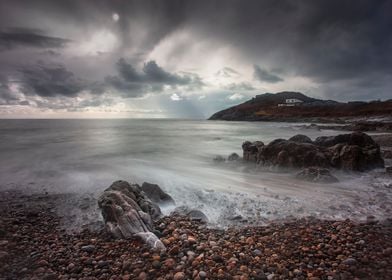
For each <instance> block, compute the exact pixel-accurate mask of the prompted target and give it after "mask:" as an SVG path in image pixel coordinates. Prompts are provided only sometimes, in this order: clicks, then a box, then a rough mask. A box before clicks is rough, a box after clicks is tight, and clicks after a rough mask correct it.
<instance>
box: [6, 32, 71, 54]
mask: <svg viewBox="0 0 392 280" xmlns="http://www.w3.org/2000/svg"><path fill="white" fill-rule="evenodd" d="M68 42H70V40H67V39H63V38H58V37H50V36H46V35H45V34H44V33H43V31H41V30H39V29H29V28H9V29H7V30H5V31H0V51H1V50H3V51H4V50H10V49H15V48H18V47H34V48H63V47H64V46H65V45H66V44H67V43H68Z"/></svg>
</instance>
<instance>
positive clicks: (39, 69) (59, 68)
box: [19, 65, 85, 97]
mask: <svg viewBox="0 0 392 280" xmlns="http://www.w3.org/2000/svg"><path fill="white" fill-rule="evenodd" d="M19 72H20V74H21V75H20V85H21V89H22V91H23V92H24V93H25V94H26V95H32V94H34V95H38V96H41V97H53V96H59V95H61V96H66V97H75V96H77V94H78V93H79V92H81V91H82V90H83V89H85V85H84V84H83V82H82V81H81V80H80V79H78V78H76V77H75V76H74V74H73V73H72V72H70V71H68V70H67V69H66V68H65V67H64V66H63V65H52V66H50V65H49V66H47V65H36V66H32V67H27V68H24V69H20V70H19Z"/></svg>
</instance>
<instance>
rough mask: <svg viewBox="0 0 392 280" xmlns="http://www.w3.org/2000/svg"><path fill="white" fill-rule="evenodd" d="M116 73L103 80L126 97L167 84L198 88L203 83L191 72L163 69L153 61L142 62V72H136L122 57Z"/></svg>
mask: <svg viewBox="0 0 392 280" xmlns="http://www.w3.org/2000/svg"><path fill="white" fill-rule="evenodd" d="M116 69H117V72H118V75H115V76H108V77H106V78H105V82H106V84H107V85H108V86H112V87H114V88H115V89H116V90H118V91H120V92H123V93H124V96H126V97H140V96H143V95H144V94H145V93H147V92H155V91H160V90H162V88H163V86H165V85H168V86H171V87H172V88H175V87H177V86H187V87H188V88H192V89H193V88H200V87H202V86H203V85H204V84H203V82H202V80H201V78H200V77H199V76H198V75H196V74H192V73H183V74H182V75H178V74H173V73H169V72H167V71H165V70H164V69H163V68H162V67H160V66H159V65H158V64H157V63H156V62H155V61H148V62H147V63H145V64H144V66H143V69H142V72H138V71H137V70H136V69H135V68H134V67H133V66H132V65H131V64H130V63H128V62H127V61H126V60H125V59H124V58H120V59H119V60H118V61H117V63H116Z"/></svg>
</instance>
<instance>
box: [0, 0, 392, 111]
mask: <svg viewBox="0 0 392 280" xmlns="http://www.w3.org/2000/svg"><path fill="white" fill-rule="evenodd" d="M391 10H392V1H387V0H380V1H372V0H359V1H355V3H353V1H349V0H340V1H337V0H331V1H312V0H299V1H290V0H282V1H273V0H262V1H260V0H249V1H236V0H212V1H203V0H202V1H191V0H174V1H160V0H145V1H136V0H130V1H106V0H85V1H78V0H70V1H50V0H37V1H23V0H12V1H11V0H9V1H7V0H5V1H1V3H0V75H1V76H2V77H4V78H3V82H2V84H1V86H0V90H1V92H2V93H1V96H2V97H1V98H2V99H3V100H5V99H9V100H10V99H11V97H13V98H18V100H19V99H20V100H24V98H26V99H27V100H29V98H31V97H33V96H39V97H41V98H52V99H53V98H54V97H61V98H73V99H75V100H76V98H80V99H81V100H80V101H78V102H79V103H80V104H82V105H83V104H93V103H91V102H95V103H94V104H98V103H97V102H98V101H97V100H96V99H97V98H113V99H111V100H112V103H111V104H112V105H113V106H115V104H116V103H121V102H123V99H124V97H126V98H139V97H143V98H145V97H146V96H147V95H148V94H149V93H151V94H153V95H154V96H156V99H154V100H153V101H151V103H145V106H147V107H148V106H155V107H154V108H149V107H148V108H147V107H146V110H150V109H151V110H158V111H159V110H160V108H159V104H158V103H159V102H162V100H163V99H164V100H167V102H169V104H171V103H170V102H175V101H173V100H171V99H170V96H172V95H173V94H177V95H178V96H183V97H186V96H187V95H188V96H193V97H194V98H193V97H192V98H191V99H187V102H190V100H192V102H193V103H192V106H193V107H194V108H197V110H198V111H200V112H204V111H205V108H206V103H205V101H203V102H202V100H209V99H208V98H205V97H208V96H209V95H213V96H214V99H213V100H214V101H210V103H209V104H208V108H209V109H208V110H215V109H216V110H218V109H221V108H223V107H226V106H229V105H231V104H232V101H233V99H234V98H232V99H231V100H229V99H228V98H227V96H233V94H237V95H236V97H238V96H243V97H244V98H248V97H250V96H251V95H255V94H259V93H263V92H277V91H283V90H293V91H301V92H304V93H305V94H308V95H311V96H313V97H321V98H327V99H337V100H340V101H348V100H372V99H386V98H390V88H391V86H392V74H391V73H392V52H391V51H390V50H391V49H392V17H391V16H390V11H391ZM31 65H41V66H40V67H37V66H31ZM42 65H44V66H42ZM54 65H57V66H58V67H54ZM59 65H60V66H59ZM15 83H17V84H18V85H19V87H20V88H19V89H18V88H17V87H16V86H15ZM234 91H235V92H234ZM18 93H21V94H24V95H25V96H18V97H15V96H16V95H18ZM158 96H159V97H158ZM215 97H216V98H215ZM218 98H221V100H218ZM235 99H237V100H239V99H238V98H235ZM91 100H93V101H91ZM146 100H147V99H146ZM211 100H212V99H211ZM82 102H84V103H82ZM146 102H147V101H146ZM211 102H214V103H213V104H212V103H211ZM3 103H5V102H4V101H3ZM31 104H33V102H31ZM45 104H46V103H45ZM64 104H65V103H64ZM67 104H68V103H67ZM69 104H76V103H75V102H70V103H69ZM151 104H153V105H151ZM179 104H181V102H177V103H176V104H175V106H173V107H170V106H166V107H168V108H171V109H173V110H174V109H175V108H177V107H178V106H179ZM139 105H140V104H138V106H139ZM75 106H76V105H75ZM214 106H215V107H214ZM211 108H212V109H211ZM214 108H215V109H214ZM173 115H175V112H171V114H170V116H173Z"/></svg>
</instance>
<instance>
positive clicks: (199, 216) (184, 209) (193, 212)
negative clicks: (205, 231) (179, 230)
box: [172, 206, 208, 223]
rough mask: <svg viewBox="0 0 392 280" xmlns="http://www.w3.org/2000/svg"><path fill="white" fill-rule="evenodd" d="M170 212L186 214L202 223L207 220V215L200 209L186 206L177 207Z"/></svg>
mask: <svg viewBox="0 0 392 280" xmlns="http://www.w3.org/2000/svg"><path fill="white" fill-rule="evenodd" d="M172 214H177V215H183V216H188V217H189V218H190V219H191V220H198V221H202V222H204V223H207V222H208V218H207V216H206V215H205V214H204V213H203V212H202V211H200V210H198V209H192V208H189V207H188V206H180V207H177V208H176V209H174V211H173V212H172Z"/></svg>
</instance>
